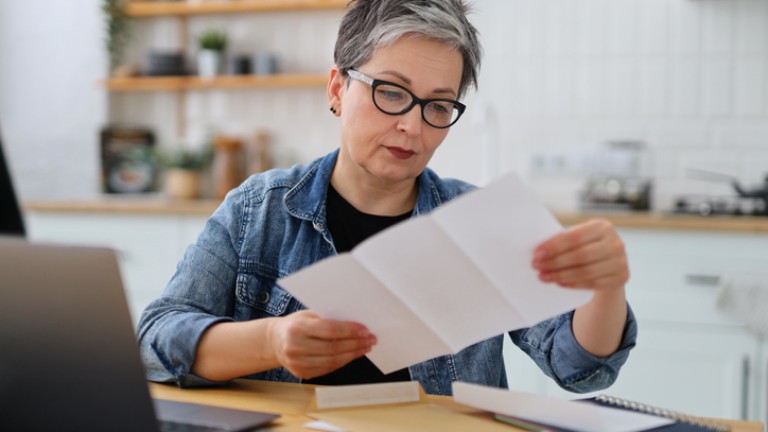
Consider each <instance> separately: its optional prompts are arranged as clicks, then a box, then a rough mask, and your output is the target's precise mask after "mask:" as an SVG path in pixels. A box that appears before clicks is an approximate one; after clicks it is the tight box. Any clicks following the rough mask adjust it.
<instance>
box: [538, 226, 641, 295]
mask: <svg viewBox="0 0 768 432" xmlns="http://www.w3.org/2000/svg"><path fill="white" fill-rule="evenodd" d="M533 268H534V269H536V270H538V271H539V279H540V280H542V281H543V282H554V283H556V284H558V285H560V286H563V287H567V288H588V289H592V290H595V291H596V292H600V291H603V292H605V291H607V290H608V291H609V290H613V289H619V288H623V287H624V284H625V283H626V282H627V280H628V279H629V267H628V264H627V255H626V253H625V250H624V242H623V241H622V240H621V238H620V237H619V235H618V233H617V232H616V229H615V228H614V226H613V224H611V223H610V222H609V221H607V220H604V219H594V220H590V221H588V222H585V223H582V224H579V225H576V226H574V227H571V228H569V229H567V230H565V231H563V232H562V233H560V234H558V235H556V236H554V237H552V238H550V239H549V240H547V241H545V242H544V243H542V244H540V245H539V246H538V247H536V249H535V250H534V258H533Z"/></svg>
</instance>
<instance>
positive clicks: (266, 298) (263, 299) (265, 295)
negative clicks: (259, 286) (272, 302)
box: [256, 292, 269, 304]
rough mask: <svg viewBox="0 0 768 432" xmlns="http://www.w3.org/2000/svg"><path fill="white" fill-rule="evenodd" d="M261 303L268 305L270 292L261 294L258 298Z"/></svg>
mask: <svg viewBox="0 0 768 432" xmlns="http://www.w3.org/2000/svg"><path fill="white" fill-rule="evenodd" d="M256 300H258V302H259V303H262V304H263V303H266V302H268V301H269V293H268V292H260V293H259V296H258V297H257V298H256Z"/></svg>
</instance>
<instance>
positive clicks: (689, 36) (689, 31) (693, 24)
mask: <svg viewBox="0 0 768 432" xmlns="http://www.w3.org/2000/svg"><path fill="white" fill-rule="evenodd" d="M669 3H670V9H669V13H670V29H671V32H670V48H671V52H672V53H674V54H698V53H699V51H700V45H701V19H700V16H701V3H702V2H697V1H673V2H669Z"/></svg>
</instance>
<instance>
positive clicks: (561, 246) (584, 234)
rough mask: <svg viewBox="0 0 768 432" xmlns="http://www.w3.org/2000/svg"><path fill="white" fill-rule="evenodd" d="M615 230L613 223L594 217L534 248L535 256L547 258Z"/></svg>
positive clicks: (594, 240) (590, 241)
mask: <svg viewBox="0 0 768 432" xmlns="http://www.w3.org/2000/svg"><path fill="white" fill-rule="evenodd" d="M611 231H613V225H611V223H610V222H608V221H606V220H603V219H594V220H590V221H587V222H585V223H583V224H579V225H576V226H574V227H571V228H569V229H567V230H565V231H563V232H561V233H560V234H558V235H556V236H554V237H552V238H550V239H549V240H547V241H545V242H544V243H542V244H540V245H539V246H538V247H537V248H536V249H535V250H534V256H535V257H536V258H537V259H538V260H541V259H547V258H551V257H554V256H557V255H560V254H562V253H565V252H568V251H570V250H573V249H576V248H578V247H580V246H582V245H584V244H587V243H592V242H596V241H599V240H600V238H601V237H602V236H604V235H605V233H606V232H611Z"/></svg>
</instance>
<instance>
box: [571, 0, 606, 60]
mask: <svg viewBox="0 0 768 432" xmlns="http://www.w3.org/2000/svg"><path fill="white" fill-rule="evenodd" d="M610 3H611V2H610V1H608V0H585V1H584V2H582V3H581V7H579V8H578V9H577V11H576V16H575V19H576V37H575V40H576V52H577V54H578V55H579V56H582V57H585V56H593V57H594V56H598V55H602V54H604V53H605V52H606V49H607V48H606V47H607V43H608V37H609V35H608V33H607V21H608V13H609V11H610Z"/></svg>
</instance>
